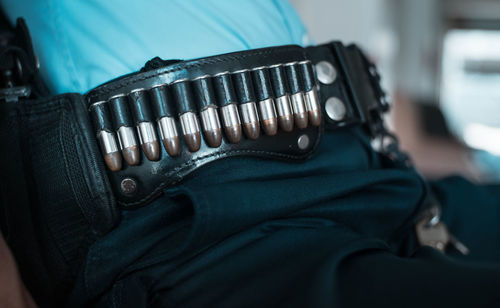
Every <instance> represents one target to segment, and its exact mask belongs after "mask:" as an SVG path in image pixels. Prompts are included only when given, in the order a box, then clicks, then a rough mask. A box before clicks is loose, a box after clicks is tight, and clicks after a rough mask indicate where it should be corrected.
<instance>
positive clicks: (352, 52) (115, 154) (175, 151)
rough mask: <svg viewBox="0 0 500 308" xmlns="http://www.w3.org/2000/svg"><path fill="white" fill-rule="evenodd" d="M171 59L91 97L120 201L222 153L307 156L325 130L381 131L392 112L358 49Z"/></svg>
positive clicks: (138, 199) (132, 200) (334, 46)
mask: <svg viewBox="0 0 500 308" xmlns="http://www.w3.org/2000/svg"><path fill="white" fill-rule="evenodd" d="M170 63H171V64H169V65H166V66H163V67H160V68H156V69H152V70H149V71H145V72H138V73H134V74H131V75H127V76H124V77H121V78H119V79H116V80H113V81H110V82H108V83H106V84H103V85H101V86H99V87H97V88H95V89H93V90H91V91H89V92H88V93H87V94H86V99H87V102H88V110H89V113H90V117H91V119H92V121H93V124H94V128H95V133H96V135H97V139H98V140H99V143H100V146H101V151H102V155H103V157H104V161H105V162H106V165H107V167H108V175H109V177H110V180H111V185H112V187H113V189H114V191H115V195H116V198H117V200H118V203H120V204H121V205H122V206H126V207H133V206H138V205H143V204H145V203H147V202H148V201H150V200H152V199H153V198H154V197H155V196H156V195H158V194H160V193H161V192H162V190H163V189H165V188H166V187H168V186H169V185H172V184H173V183H176V182H178V181H179V180H181V179H182V178H183V177H184V176H186V175H187V174H189V173H191V172H192V171H194V170H195V169H196V168H198V167H200V166H202V165H204V164H206V163H208V162H211V161H213V160H216V159H220V158H224V157H228V156H236V155H250V156H260V157H267V158H277V159H287V160H295V161H297V160H304V159H306V158H308V157H309V156H311V155H312V154H313V152H314V150H315V148H316V146H317V145H318V143H319V141H320V139H321V138H320V137H321V134H322V130H323V129H324V128H326V129H337V128H340V127H345V126H348V125H352V124H365V127H366V128H367V131H368V132H369V133H370V134H372V135H376V134H377V127H378V126H380V125H381V124H380V123H379V122H380V121H381V117H380V114H381V113H382V112H383V111H385V110H386V109H387V103H386V101H385V95H384V93H383V92H382V91H381V89H380V86H379V85H378V81H379V77H378V74H377V72H376V70H375V69H374V66H373V65H371V64H370V63H369V62H368V61H367V60H366V58H365V57H364V56H363V54H362V53H361V52H360V51H359V49H358V48H357V47H356V46H348V47H344V46H343V45H342V44H340V43H337V42H334V43H330V44H325V45H320V46H316V47H309V48H302V47H299V46H294V45H292V46H281V47H272V48H263V49H256V50H250V51H243V52H236V53H229V54H224V55H219V56H212V57H207V58H201V59H195V60H189V61H173V63H172V61H171V62H170ZM323 114H326V117H325V116H323ZM323 118H324V119H323ZM160 141H161V143H162V144H163V147H162V146H161V145H160ZM162 148H164V150H163V149H162ZM122 158H123V159H122Z"/></svg>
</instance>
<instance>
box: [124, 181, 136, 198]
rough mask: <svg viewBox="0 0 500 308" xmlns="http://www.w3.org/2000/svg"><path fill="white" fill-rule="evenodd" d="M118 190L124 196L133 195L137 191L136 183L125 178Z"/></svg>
mask: <svg viewBox="0 0 500 308" xmlns="http://www.w3.org/2000/svg"><path fill="white" fill-rule="evenodd" d="M120 188H121V190H122V193H124V194H125V195H133V194H135V192H136V191H137V183H136V181H135V180H134V179H131V178H125V179H123V180H122V182H121V183H120Z"/></svg>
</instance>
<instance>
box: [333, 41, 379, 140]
mask: <svg viewBox="0 0 500 308" xmlns="http://www.w3.org/2000/svg"><path fill="white" fill-rule="evenodd" d="M334 49H335V51H336V54H337V57H338V60H339V62H340V65H341V67H342V69H343V72H344V74H345V79H346V82H347V84H348V88H349V89H350V92H351V93H350V94H351V97H352V99H353V101H354V102H355V105H356V107H357V113H358V116H359V117H360V119H361V122H362V123H365V126H366V128H367V129H368V131H369V134H370V136H371V137H372V138H375V137H377V136H379V135H380V134H382V133H384V132H385V128H384V123H383V113H385V112H386V111H388V110H389V102H388V100H387V97H386V94H385V92H384V91H383V90H382V87H381V86H380V75H379V74H378V72H377V69H376V67H375V65H374V64H373V63H371V62H370V61H369V60H368V58H367V57H366V56H365V55H364V54H363V52H362V51H361V50H360V49H359V48H358V47H357V46H356V45H350V46H347V47H344V46H343V45H342V44H340V43H334Z"/></svg>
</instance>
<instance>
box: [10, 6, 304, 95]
mask: <svg viewBox="0 0 500 308" xmlns="http://www.w3.org/2000/svg"><path fill="white" fill-rule="evenodd" d="M0 1H1V5H2V7H3V9H4V10H5V12H6V13H7V15H8V16H9V18H10V19H11V21H12V22H14V21H15V19H16V18H17V17H19V16H23V17H24V18H25V19H26V21H27V24H28V26H29V28H30V31H31V36H32V38H33V43H34V46H35V51H36V53H37V55H38V57H39V59H40V63H41V66H40V70H41V73H42V76H43V77H44V79H45V80H46V81H47V83H48V86H49V88H50V89H51V90H52V92H53V93H64V92H81V93H82V92H86V91H88V90H89V89H91V88H93V87H95V86H97V85H99V84H101V83H103V82H106V81H108V80H110V79H113V78H116V77H118V76H120V75H123V74H127V73H131V72H134V71H137V70H139V69H140V68H141V67H142V66H143V65H144V63H145V62H146V61H148V60H150V59H151V58H153V57H156V56H159V57H161V58H163V59H190V58H197V57H205V56H210V55H215V54H220V53H226V52H232V51H238V50H245V49H252V48H259V47H265V46H273V45H284V44H307V40H308V39H307V35H306V30H305V28H304V26H303V24H302V23H301V21H300V19H299V17H298V16H297V14H296V12H295V11H294V9H293V8H292V6H291V5H290V3H289V2H288V1H287V0H231V1H229V0H225V1H224V0H182V1H180V0H179V1H174V0H171V1H165V0H152V1H117V0H109V1H89V0H78V1H77V0H72V1H63V0H21V1H20V0H0ZM131 16H133V18H131Z"/></svg>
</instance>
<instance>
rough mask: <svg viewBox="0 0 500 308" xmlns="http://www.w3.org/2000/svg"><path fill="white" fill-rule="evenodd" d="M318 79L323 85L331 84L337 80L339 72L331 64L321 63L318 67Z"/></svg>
mask: <svg viewBox="0 0 500 308" xmlns="http://www.w3.org/2000/svg"><path fill="white" fill-rule="evenodd" d="M315 67H316V77H318V80H319V81H320V82H321V83H323V84H331V83H333V82H334V81H335V79H337V71H336V70H335V67H333V65H332V64H331V63H330V62H327V61H320V62H318V63H317V64H316V65H315Z"/></svg>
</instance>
